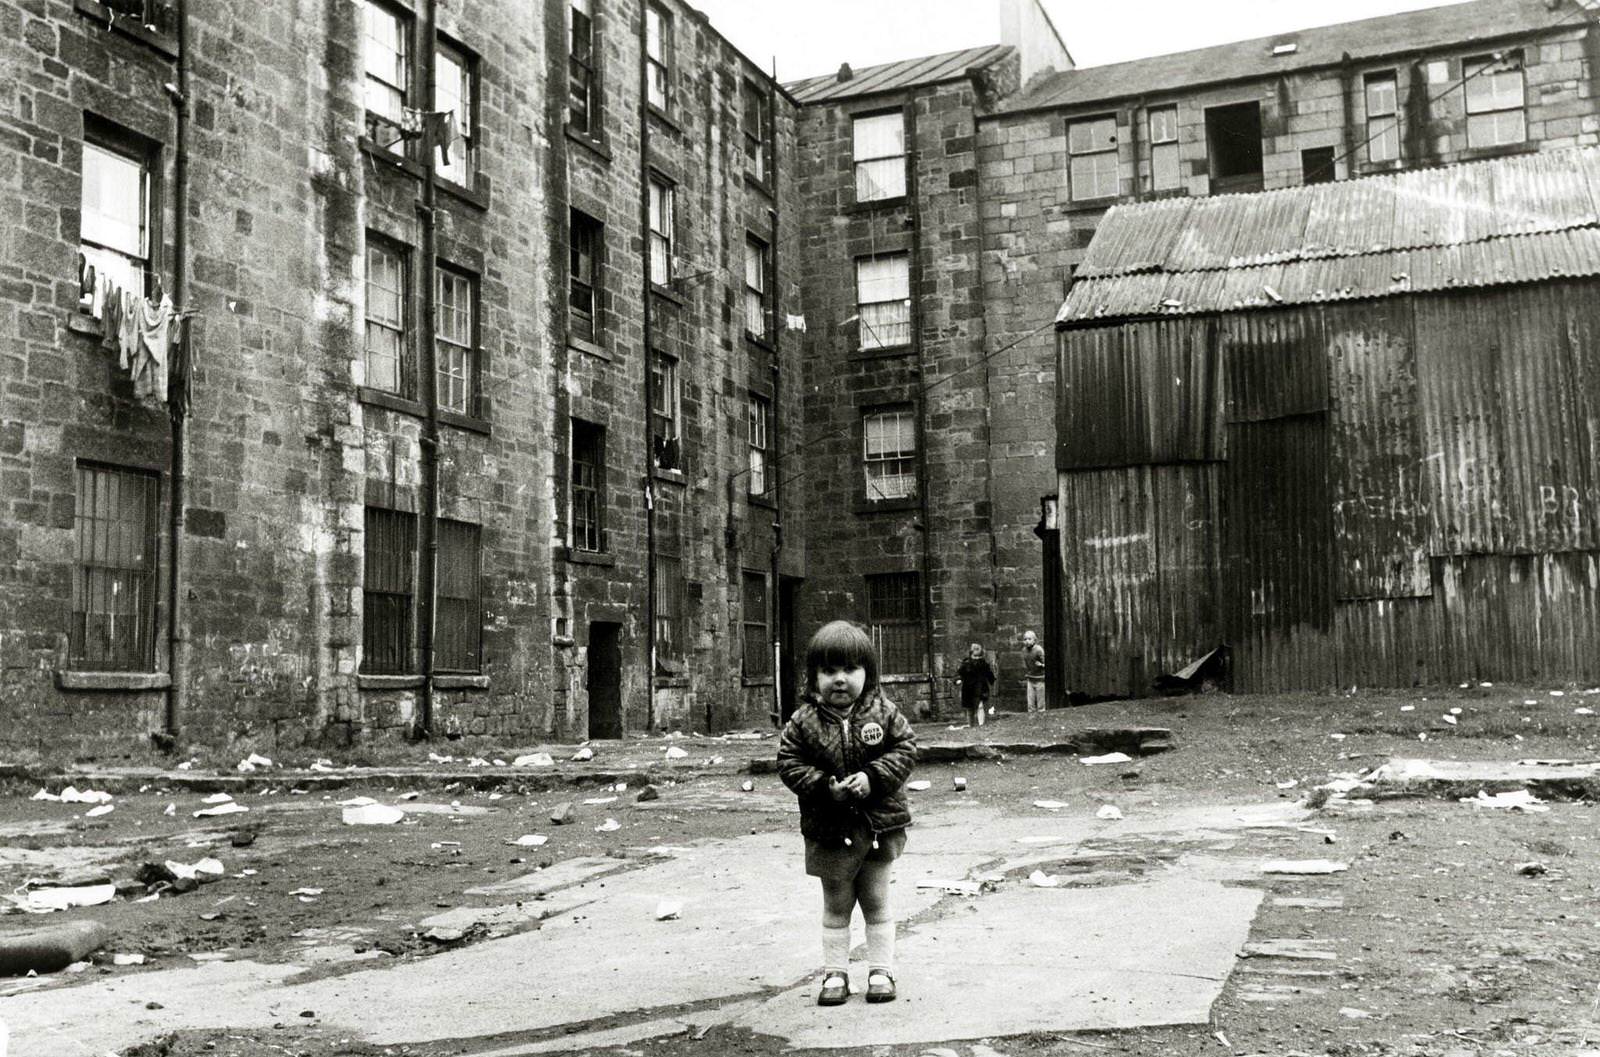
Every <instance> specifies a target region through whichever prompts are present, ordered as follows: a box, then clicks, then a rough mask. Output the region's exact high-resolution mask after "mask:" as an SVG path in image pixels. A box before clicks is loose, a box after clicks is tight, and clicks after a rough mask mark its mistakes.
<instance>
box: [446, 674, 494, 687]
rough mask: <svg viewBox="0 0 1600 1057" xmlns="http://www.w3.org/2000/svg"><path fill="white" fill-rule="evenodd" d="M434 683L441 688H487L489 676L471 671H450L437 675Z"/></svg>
mask: <svg viewBox="0 0 1600 1057" xmlns="http://www.w3.org/2000/svg"><path fill="white" fill-rule="evenodd" d="M433 685H434V686H435V687H436V688H437V689H440V690H487V689H489V677H488V676H487V675H473V674H471V673H470V672H450V673H446V674H440V675H435V676H434V677H433Z"/></svg>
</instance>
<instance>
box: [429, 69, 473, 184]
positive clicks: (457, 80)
mask: <svg viewBox="0 0 1600 1057" xmlns="http://www.w3.org/2000/svg"><path fill="white" fill-rule="evenodd" d="M434 55H435V63H434V71H433V109H434V110H435V111H436V112H437V113H440V114H443V113H447V112H448V113H451V114H454V115H455V137H456V138H455V141H454V142H452V143H449V144H447V145H446V144H441V145H440V150H439V153H438V154H437V155H436V156H435V157H434V159H433V165H434V171H435V172H436V173H438V174H439V175H440V176H442V177H444V178H445V179H446V180H450V181H452V182H454V183H458V184H460V185H461V186H463V187H470V186H472V176H473V173H474V171H475V168H474V161H475V159H476V153H477V143H478V138H477V136H476V135H474V131H473V119H474V117H475V115H474V114H473V107H472V88H473V68H472V60H471V59H470V58H469V57H468V56H467V54H466V53H465V52H463V51H461V50H459V49H457V48H453V47H451V46H450V45H448V44H445V43H442V42H441V43H440V45H439V48H438V50H437V51H435V52H434Z"/></svg>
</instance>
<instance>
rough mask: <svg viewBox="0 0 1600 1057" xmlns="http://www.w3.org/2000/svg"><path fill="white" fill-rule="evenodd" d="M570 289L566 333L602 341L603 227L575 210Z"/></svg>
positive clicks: (571, 224)
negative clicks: (601, 257)
mask: <svg viewBox="0 0 1600 1057" xmlns="http://www.w3.org/2000/svg"><path fill="white" fill-rule="evenodd" d="M569 224H570V227H569V229H568V243H569V249H570V253H571V257H570V266H569V269H568V271H569V274H570V277H571V278H570V280H569V282H570V289H569V291H568V294H567V318H568V322H567V331H568V333H569V334H570V335H571V336H572V337H575V338H581V339H583V340H584V341H597V340H599V339H598V338H597V337H596V335H598V334H599V333H600V250H601V247H602V246H603V245H604V244H605V243H604V235H603V232H604V230H605V229H604V228H603V227H601V225H600V222H599V221H598V220H595V219H594V218H593V217H590V216H585V215H584V214H583V213H580V212H578V211H577V210H576V209H574V210H573V211H572V214H571V219H570V221H569Z"/></svg>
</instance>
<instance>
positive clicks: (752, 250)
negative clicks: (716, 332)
mask: <svg viewBox="0 0 1600 1057" xmlns="http://www.w3.org/2000/svg"><path fill="white" fill-rule="evenodd" d="M771 267H772V257H771V253H770V251H769V249H768V247H767V244H766V243H765V242H764V241H762V240H761V239H758V238H756V237H755V236H754V235H746V236H745V238H744V331H745V333H746V334H748V335H750V336H751V337H753V338H762V339H765V338H766V337H767V332H768V328H769V323H768V321H769V320H770V319H771V318H772V284H771V283H770V282H769V281H768V274H767V273H768V271H769V270H770V269H771Z"/></svg>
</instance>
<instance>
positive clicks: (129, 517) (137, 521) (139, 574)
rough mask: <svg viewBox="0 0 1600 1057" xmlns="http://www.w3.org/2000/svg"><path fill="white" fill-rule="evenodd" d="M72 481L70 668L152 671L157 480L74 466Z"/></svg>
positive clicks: (107, 468)
mask: <svg viewBox="0 0 1600 1057" xmlns="http://www.w3.org/2000/svg"><path fill="white" fill-rule="evenodd" d="M77 477H78V480H77V488H78V493H77V505H76V508H75V510H74V516H73V522H74V531H75V544H76V559H75V561H74V564H73V569H72V627H71V629H70V634H69V636H68V638H69V640H70V641H69V646H68V652H69V654H70V663H71V664H72V666H73V667H75V668H85V669H95V670H107V671H151V670H153V669H154V667H155V631H156V507H157V499H158V495H159V489H160V479H159V478H158V477H157V476H156V475H155V474H151V473H144V472H141V471H138V470H123V469H118V468H116V467H111V466H95V465H91V464H88V463H79V464H78V473H77Z"/></svg>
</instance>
